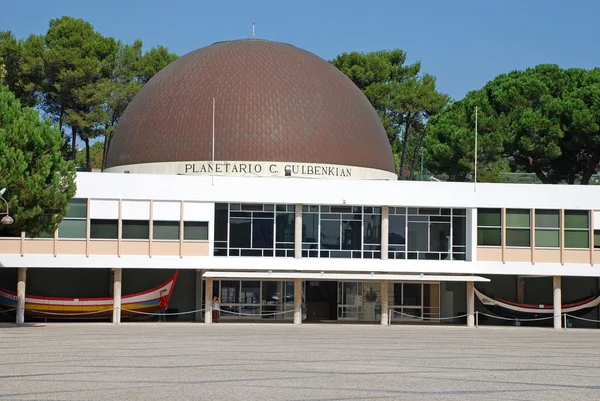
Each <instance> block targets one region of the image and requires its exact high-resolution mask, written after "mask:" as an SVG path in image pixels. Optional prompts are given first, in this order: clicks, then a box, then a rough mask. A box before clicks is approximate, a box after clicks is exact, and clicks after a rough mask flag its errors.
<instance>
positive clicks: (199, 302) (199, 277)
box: [194, 270, 204, 322]
mask: <svg viewBox="0 0 600 401" xmlns="http://www.w3.org/2000/svg"><path fill="white" fill-rule="evenodd" d="M202 274H204V270H196V311H199V310H200V309H202V295H203V294H202ZM194 320H196V321H197V322H199V321H200V320H202V312H196V313H195V314H194Z"/></svg>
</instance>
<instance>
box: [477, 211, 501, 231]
mask: <svg viewBox="0 0 600 401" xmlns="http://www.w3.org/2000/svg"><path fill="white" fill-rule="evenodd" d="M501 224H502V222H501V218H500V209H477V225H478V226H480V227H500V226H501Z"/></svg>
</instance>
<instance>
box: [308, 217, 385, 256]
mask: <svg viewBox="0 0 600 401" xmlns="http://www.w3.org/2000/svg"><path fill="white" fill-rule="evenodd" d="M302 256H303V257H309V258H310V257H312V258H316V257H321V258H376V259H378V258H380V257H381V208H380V207H372V206H364V207H363V206H309V205H304V206H303V207H302Z"/></svg>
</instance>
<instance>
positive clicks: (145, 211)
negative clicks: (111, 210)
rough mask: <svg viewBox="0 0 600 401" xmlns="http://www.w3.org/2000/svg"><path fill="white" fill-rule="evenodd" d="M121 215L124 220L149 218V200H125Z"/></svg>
mask: <svg viewBox="0 0 600 401" xmlns="http://www.w3.org/2000/svg"><path fill="white" fill-rule="evenodd" d="M121 217H122V219H123V220H149V219H150V201H149V200H124V201H123V202H122V204H121Z"/></svg>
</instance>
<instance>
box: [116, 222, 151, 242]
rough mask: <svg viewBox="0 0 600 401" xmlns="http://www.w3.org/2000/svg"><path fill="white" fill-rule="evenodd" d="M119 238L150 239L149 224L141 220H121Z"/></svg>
mask: <svg viewBox="0 0 600 401" xmlns="http://www.w3.org/2000/svg"><path fill="white" fill-rule="evenodd" d="M121 224H122V232H121V238H123V239H148V238H150V224H149V222H148V221H142V220H123V221H122V222H121Z"/></svg>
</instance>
